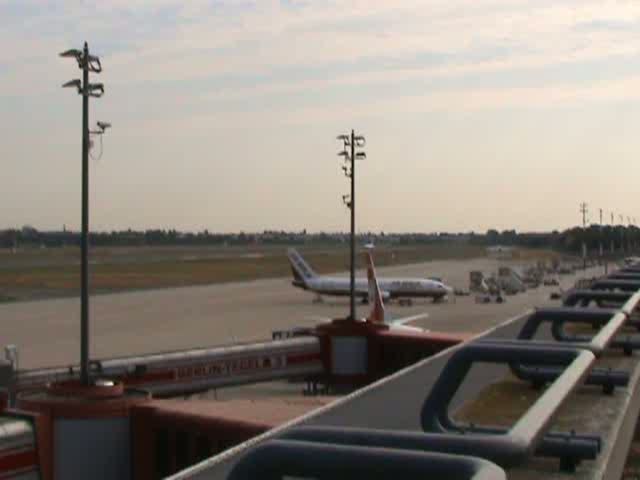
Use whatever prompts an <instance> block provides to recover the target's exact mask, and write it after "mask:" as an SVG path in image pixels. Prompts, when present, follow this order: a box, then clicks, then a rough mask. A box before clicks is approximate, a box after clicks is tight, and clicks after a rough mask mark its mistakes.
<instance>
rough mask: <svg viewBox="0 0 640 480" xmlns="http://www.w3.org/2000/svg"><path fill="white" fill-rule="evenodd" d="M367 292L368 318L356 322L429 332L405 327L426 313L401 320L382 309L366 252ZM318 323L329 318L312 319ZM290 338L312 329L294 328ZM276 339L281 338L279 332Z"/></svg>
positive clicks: (368, 254) (408, 330) (374, 271)
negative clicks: (369, 303) (369, 300)
mask: <svg viewBox="0 0 640 480" xmlns="http://www.w3.org/2000/svg"><path fill="white" fill-rule="evenodd" d="M366 256H367V291H368V296H369V298H370V299H371V302H372V305H371V311H370V312H369V316H368V317H367V318H366V319H364V320H356V321H359V322H362V321H364V322H370V323H380V324H386V325H388V326H389V328H390V329H391V330H396V331H397V330H401V331H405V332H414V333H415V332H418V333H425V332H428V331H429V330H425V329H424V328H420V327H412V326H410V325H406V324H407V323H411V322H415V321H416V320H420V319H422V318H427V317H428V316H429V314H428V313H420V314H418V315H411V316H408V317H402V318H394V317H392V316H391V315H389V314H388V313H387V311H386V310H385V308H384V301H383V299H382V297H383V295H382V290H381V289H380V284H379V283H378V278H377V276H376V270H375V267H374V266H373V258H372V256H371V253H370V252H367V254H366ZM314 319H315V320H317V321H318V322H320V323H329V322H331V321H332V320H331V318H327V317H314ZM290 332H291V334H292V336H297V335H309V334H310V333H311V332H313V328H309V327H300V328H295V329H293V330H291V331H290ZM278 333H280V335H279V336H278V338H281V332H278Z"/></svg>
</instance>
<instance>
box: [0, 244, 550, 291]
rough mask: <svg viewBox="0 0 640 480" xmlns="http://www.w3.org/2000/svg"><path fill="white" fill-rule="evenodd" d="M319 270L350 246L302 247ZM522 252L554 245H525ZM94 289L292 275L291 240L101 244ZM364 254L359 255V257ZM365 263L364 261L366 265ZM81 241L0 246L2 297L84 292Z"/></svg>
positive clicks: (446, 255)
mask: <svg viewBox="0 0 640 480" xmlns="http://www.w3.org/2000/svg"><path fill="white" fill-rule="evenodd" d="M299 250H300V251H301V253H302V254H303V255H304V256H305V258H306V259H307V261H308V262H309V263H310V264H311V265H312V267H313V268H314V269H316V271H317V272H318V273H332V272H339V271H345V270H347V269H348V265H349V255H348V247H347V246H346V245H345V246H343V247H336V246H329V247H324V248H322V247H313V248H311V247H309V248H305V247H301V248H300V249H299ZM518 254H519V255H520V256H521V257H522V259H523V260H528V261H530V260H533V259H535V258H540V257H543V258H546V257H548V256H549V252H540V251H519V252H518ZM484 255H485V250H484V248H483V247H481V246H472V245H460V244H455V245H420V246H393V247H385V246H381V247H377V248H376V251H375V261H376V265H379V266H386V265H402V264H409V263H418V262H425V261H429V260H442V259H466V258H476V257H480V256H484ZM90 262H91V266H90V284H91V291H92V293H106V292H118V291H126V290H138V289H152V288H167V287H178V286H187V285H204V284H212V283H221V282H233V281H248V280H255V279H260V278H272V277H282V276H287V275H290V266H289V264H288V261H287V258H286V247H282V246H278V247H269V246H267V247H263V246H259V247H121V248H94V249H92V251H91V257H90ZM361 262H362V256H361V255H358V264H360V263H361ZM359 266H360V265H359ZM79 288H80V267H79V250H78V249H77V248H71V247H66V248H58V249H46V250H40V249H34V250H25V251H18V252H15V253H10V252H2V253H0V302H1V301H12V300H29V299H37V298H50V297H59V296H73V295H77V294H78V292H79Z"/></svg>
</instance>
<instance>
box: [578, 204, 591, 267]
mask: <svg viewBox="0 0 640 480" xmlns="http://www.w3.org/2000/svg"><path fill="white" fill-rule="evenodd" d="M588 211H589V210H588V208H587V204H586V202H582V203H581V204H580V213H582V267H583V268H584V270H586V269H587V243H586V239H585V237H586V235H587V212H588Z"/></svg>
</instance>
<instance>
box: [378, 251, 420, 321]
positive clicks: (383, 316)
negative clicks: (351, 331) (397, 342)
mask: <svg viewBox="0 0 640 480" xmlns="http://www.w3.org/2000/svg"><path fill="white" fill-rule="evenodd" d="M367 263H368V266H367V280H368V287H369V298H370V299H371V300H372V301H373V306H372V308H371V313H369V316H368V317H367V322H371V323H386V324H387V325H389V327H390V328H391V329H392V330H403V331H411V332H428V330H425V329H423V328H419V327H412V326H410V325H405V324H407V323H411V322H414V321H416V320H420V319H421V318H426V317H428V316H429V314H428V313H421V314H418V315H412V316H409V317H402V318H392V317H390V316H389V315H388V314H387V312H386V310H385V308H384V302H383V300H382V290H380V284H379V283H378V277H377V276H376V269H375V267H374V266H373V258H372V256H371V252H367Z"/></svg>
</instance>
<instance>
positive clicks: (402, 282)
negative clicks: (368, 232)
mask: <svg viewBox="0 0 640 480" xmlns="http://www.w3.org/2000/svg"><path fill="white" fill-rule="evenodd" d="M292 283H293V285H294V286H296V287H299V288H302V289H303V290H309V291H312V292H314V293H317V294H319V295H331V296H348V295H350V292H351V285H350V280H349V278H343V277H320V276H318V277H315V278H310V279H307V281H306V284H305V283H304V282H301V281H298V280H294V281H293V282H292ZM379 284H380V290H381V291H382V292H383V294H384V295H385V296H388V297H389V298H419V297H424V298H434V299H440V298H442V297H444V296H445V295H447V294H449V293H451V289H450V288H449V287H447V286H445V285H444V284H442V283H440V282H436V281H433V280H425V279H421V278H387V279H380V280H379ZM355 291H356V296H358V297H360V298H367V297H368V296H369V289H368V282H367V280H366V279H364V278H356V282H355Z"/></svg>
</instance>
